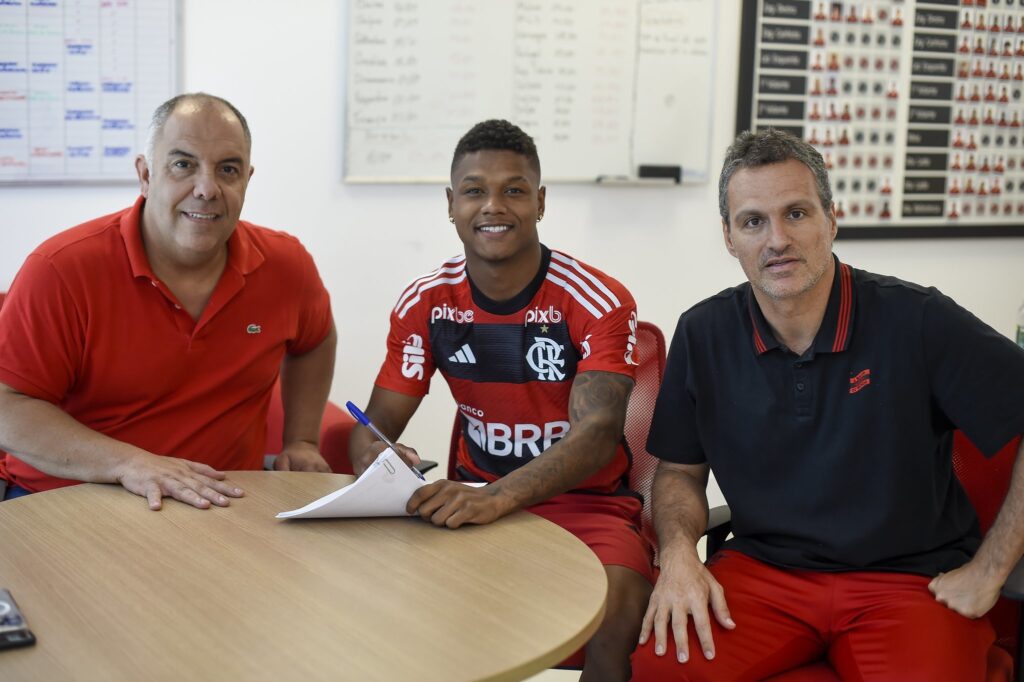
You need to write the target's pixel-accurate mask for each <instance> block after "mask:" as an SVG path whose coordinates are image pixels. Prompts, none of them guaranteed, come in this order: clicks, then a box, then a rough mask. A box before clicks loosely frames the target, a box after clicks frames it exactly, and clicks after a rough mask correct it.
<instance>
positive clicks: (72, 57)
mask: <svg viewBox="0 0 1024 682" xmlns="http://www.w3.org/2000/svg"><path fill="white" fill-rule="evenodd" d="M178 10H179V1H178V0H0V182H5V183H30V182H53V181H97V180H100V181H105V180H114V181H117V180H134V179H135V172H134V166H133V164H132V158H133V157H134V156H135V155H136V154H138V153H140V152H142V151H143V148H144V146H145V140H146V127H147V125H148V122H149V116H150V115H151V114H152V112H153V110H154V109H155V108H156V107H157V106H158V105H159V104H160V103H161V102H163V101H165V100H166V99H168V98H169V97H171V96H172V95H173V94H174V93H175V91H176V89H177V84H178V63H179V59H178V25H179V11H178Z"/></svg>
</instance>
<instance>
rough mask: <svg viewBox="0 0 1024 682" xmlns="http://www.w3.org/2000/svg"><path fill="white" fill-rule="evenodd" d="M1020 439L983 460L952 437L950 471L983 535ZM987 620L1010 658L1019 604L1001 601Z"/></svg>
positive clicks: (1007, 479) (971, 446)
mask: <svg viewBox="0 0 1024 682" xmlns="http://www.w3.org/2000/svg"><path fill="white" fill-rule="evenodd" d="M1020 440H1021V439H1020V436H1018V437H1016V438H1014V439H1013V440H1011V441H1010V442H1009V443H1007V444H1006V445H1005V446H1003V448H1002V449H1001V450H1000V451H999V452H997V453H996V454H994V455H992V456H991V457H988V458H986V457H985V456H984V455H983V454H981V451H980V450H978V448H977V447H975V445H974V443H972V442H971V441H969V440H967V437H966V436H965V435H964V434H963V432H961V431H957V432H955V433H954V434H953V470H954V471H955V472H956V476H957V478H958V479H960V485H962V486H963V487H964V490H965V491H966V492H967V497H968V498H969V499H970V500H971V504H972V505H974V513H975V514H977V515H978V525H979V526H980V527H981V532H982V533H983V534H984V533H987V532H988V529H989V528H991V527H992V523H993V522H994V521H995V520H996V514H998V513H999V508H1000V507H1001V506H1002V504H1003V498H1005V497H1006V491H1007V490H1009V488H1010V473H1011V472H1012V471H1013V464H1014V462H1015V461H1016V456H1017V449H1018V448H1019V447H1020ZM989 620H991V621H992V626H993V627H994V628H995V630H996V643H997V644H999V646H1001V647H1003V648H1004V649H1007V650H1008V651H1009V652H1010V655H1011V656H1013V655H1014V653H1015V652H1016V650H1017V648H1016V645H1017V637H1018V629H1019V621H1020V605H1019V604H1017V603H1015V602H1012V601H1010V600H1009V599H1005V598H1001V599H1000V600H999V601H998V602H997V603H996V605H995V607H994V608H993V609H992V610H991V611H990V612H989Z"/></svg>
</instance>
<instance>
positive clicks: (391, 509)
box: [277, 448, 426, 519]
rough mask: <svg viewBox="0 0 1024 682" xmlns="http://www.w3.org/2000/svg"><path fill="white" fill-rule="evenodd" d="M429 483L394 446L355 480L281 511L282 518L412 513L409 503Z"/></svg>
mask: <svg viewBox="0 0 1024 682" xmlns="http://www.w3.org/2000/svg"><path fill="white" fill-rule="evenodd" d="M424 485H426V481H424V480H423V479H421V478H420V477H419V476H417V475H416V474H415V473H414V472H413V470H412V469H410V468H409V465H408V464H406V463H405V462H404V461H402V459H401V458H400V457H399V456H398V455H397V454H395V451H394V450H392V449H391V448H388V449H387V450H384V451H383V452H382V453H380V455H378V456H377V459H375V460H374V462H373V464H371V465H370V467H369V468H368V469H367V470H366V471H364V472H363V473H362V475H361V476H360V477H359V478H357V479H356V480H355V481H354V482H352V483H350V484H349V485H347V486H345V487H344V488H340V489H338V490H335V491H334V492H333V493H328V494H327V495H324V496H323V497H321V498H320V499H318V500H313V501H312V502H310V503H309V504H307V505H306V506H305V507H302V508H301V509H293V510H292V511H286V512H281V513H280V514H278V515H277V518H279V519H322V518H332V517H359V516H361V517H366V516H408V514H406V512H405V505H406V503H408V502H409V498H410V497H412V494H413V493H414V492H416V489H417V488H419V487H421V486H424Z"/></svg>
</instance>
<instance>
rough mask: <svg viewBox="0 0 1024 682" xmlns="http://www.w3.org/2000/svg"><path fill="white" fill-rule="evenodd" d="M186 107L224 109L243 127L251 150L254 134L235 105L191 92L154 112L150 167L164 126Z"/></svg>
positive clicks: (148, 149)
mask: <svg viewBox="0 0 1024 682" xmlns="http://www.w3.org/2000/svg"><path fill="white" fill-rule="evenodd" d="M185 107H188V108H192V109H194V110H199V109H203V108H205V107H213V108H214V109H223V110H224V113H225V115H226V116H229V117H234V118H235V119H237V121H238V124H239V125H240V126H242V133H243V134H244V135H245V143H246V145H247V146H248V147H249V148H250V150H251V148H252V133H250V132H249V122H248V121H246V120H245V116H243V115H242V112H240V111H239V110H238V109H236V108H235V105H233V104H232V103H231V102H229V101H227V100H226V99H223V98H220V97H217V96H216V95H208V94H207V93H205V92H189V93H184V94H181V95H177V96H175V97H172V98H171V99H169V100H167V101H166V102H164V103H163V104H161V105H160V106H158V107H157V108H156V111H154V112H153V117H152V118H151V119H150V120H149V132H148V134H147V135H146V161H147V163H149V165H150V166H152V165H153V151H154V149H155V148H156V141H157V140H158V139H159V138H160V135H162V134H163V131H164V125H166V123H167V119H169V118H170V117H171V114H173V113H174V112H175V111H177V110H178V109H180V108H185Z"/></svg>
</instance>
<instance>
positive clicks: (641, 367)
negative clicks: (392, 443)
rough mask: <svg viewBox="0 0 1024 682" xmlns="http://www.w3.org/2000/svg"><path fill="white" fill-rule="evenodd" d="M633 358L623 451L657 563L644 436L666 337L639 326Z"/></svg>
mask: <svg viewBox="0 0 1024 682" xmlns="http://www.w3.org/2000/svg"><path fill="white" fill-rule="evenodd" d="M633 357H634V358H635V359H636V360H637V361H638V362H639V364H638V365H637V368H636V383H635V384H634V386H633V391H632V393H630V395H629V404H628V405H627V406H626V423H625V427H624V429H623V430H624V435H625V439H626V447H627V448H628V450H629V452H630V453H631V456H632V462H631V464H630V469H629V487H630V488H631V489H633V490H635V491H637V492H638V493H640V494H642V495H643V497H644V509H643V514H642V517H641V520H642V523H641V527H640V532H641V533H643V535H644V537H646V538H647V539H648V540H650V542H651V545H652V546H653V547H654V551H655V563H657V551H658V549H657V548H658V537H657V535H656V534H655V532H654V524H653V523H652V521H651V481H652V480H653V479H654V470H655V469H656V468H657V465H658V459H657V458H655V457H654V456H653V455H652V454H650V453H649V452H647V432H648V431H649V430H650V428H651V418H652V417H653V416H654V403H655V401H656V400H657V399H658V391H659V390H660V389H661V377H662V375H663V374H664V373H665V336H664V335H663V334H662V333H661V330H660V329H658V327H657V326H656V325H654V324H652V323H650V322H638V323H637V329H636V344H634V355H633ZM461 422H462V420H461V419H460V418H459V415H458V413H456V414H455V423H454V424H453V426H452V437H451V443H450V445H449V448H448V478H449V479H450V480H452V481H457V480H459V479H460V478H461V477H460V476H459V472H458V470H457V469H456V463H457V459H458V451H459V438H460V435H461V433H462V430H461V426H462V424H461ZM555 667H557V668H572V669H575V670H579V669H581V668H582V667H583V649H580V650H579V651H577V652H576V653H574V654H573V655H572V656H570V657H569V658H567V659H565V660H564V661H562V662H561V663H560V664H558V665H557V666H555Z"/></svg>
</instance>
